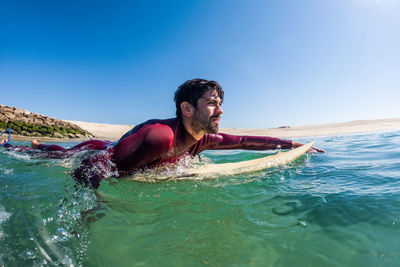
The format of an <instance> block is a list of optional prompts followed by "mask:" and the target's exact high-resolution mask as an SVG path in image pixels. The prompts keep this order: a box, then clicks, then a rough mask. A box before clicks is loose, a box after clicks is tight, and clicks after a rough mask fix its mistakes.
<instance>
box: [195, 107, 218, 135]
mask: <svg viewBox="0 0 400 267" xmlns="http://www.w3.org/2000/svg"><path fill="white" fill-rule="evenodd" d="M218 117H219V115H216V116H211V117H208V116H204V115H203V114H201V113H200V112H198V110H196V111H195V112H194V116H193V120H192V123H191V126H192V129H193V131H195V132H196V133H199V132H201V131H205V132H206V133H213V134H215V133H217V132H218V126H219V124H218V122H214V121H213V119H215V118H218Z"/></svg>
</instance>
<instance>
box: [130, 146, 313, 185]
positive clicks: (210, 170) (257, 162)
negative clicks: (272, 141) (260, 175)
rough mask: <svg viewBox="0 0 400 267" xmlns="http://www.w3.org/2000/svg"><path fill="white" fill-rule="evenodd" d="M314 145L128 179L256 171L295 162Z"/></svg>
mask: <svg viewBox="0 0 400 267" xmlns="http://www.w3.org/2000/svg"><path fill="white" fill-rule="evenodd" d="M313 145H314V142H310V143H308V144H305V145H302V146H301V147H298V148H295V149H292V150H287V151H279V152H278V153H277V154H275V155H268V156H265V157H262V158H258V159H252V160H245V161H240V162H234V163H221V164H213V163H210V164H204V165H193V166H191V167H189V168H185V169H184V170H182V169H180V170H178V171H177V170H172V171H171V170H170V169H167V170H164V171H159V172H158V171H150V172H141V173H137V174H135V175H132V176H129V177H127V179H129V180H134V181H140V182H160V181H165V180H171V179H176V180H189V179H190V180H202V179H209V178H217V177H221V176H231V175H236V174H241V173H249V172H256V171H261V170H265V169H268V168H272V167H278V166H282V165H285V164H288V163H290V162H293V161H295V160H296V159H298V158H299V157H301V156H303V155H304V154H305V153H306V152H307V151H308V150H309V149H310V148H311V147H312V146H313Z"/></svg>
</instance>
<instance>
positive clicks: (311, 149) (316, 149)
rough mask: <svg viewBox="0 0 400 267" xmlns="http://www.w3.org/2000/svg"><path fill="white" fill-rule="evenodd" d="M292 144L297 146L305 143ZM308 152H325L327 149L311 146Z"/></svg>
mask: <svg viewBox="0 0 400 267" xmlns="http://www.w3.org/2000/svg"><path fill="white" fill-rule="evenodd" d="M292 145H293V148H297V147H299V146H302V145H303V144H301V143H297V142H292ZM307 152H309V153H316V152H319V153H325V150H322V149H319V148H315V147H312V148H310V149H309V150H308V151H307Z"/></svg>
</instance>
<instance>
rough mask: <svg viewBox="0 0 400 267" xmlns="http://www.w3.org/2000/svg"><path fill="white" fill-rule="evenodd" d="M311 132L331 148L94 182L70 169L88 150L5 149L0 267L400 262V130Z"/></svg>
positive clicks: (229, 155) (0, 180)
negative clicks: (265, 163)
mask: <svg viewBox="0 0 400 267" xmlns="http://www.w3.org/2000/svg"><path fill="white" fill-rule="evenodd" d="M313 140H315V141H316V146H317V147H319V148H322V149H325V150H326V151H327V153H325V154H308V155H307V156H304V157H302V158H300V159H299V160H297V161H295V162H294V163H292V164H289V165H287V166H284V167H279V168H274V169H269V170H265V171H260V172H255V173H250V174H245V175H236V176H230V177H219V178H218V179H212V180H203V181H167V182H161V183H140V182H133V181H127V180H116V179H109V180H107V181H104V182H102V184H101V186H100V188H99V189H98V190H97V191H93V190H90V189H87V188H83V187H80V186H76V185H75V183H74V181H73V180H72V179H71V177H70V173H71V171H72V170H73V169H74V168H75V167H76V166H77V164H78V163H79V161H80V159H81V155H77V156H76V157H74V158H71V159H64V160H54V159H51V160H48V159H37V158H31V157H30V156H29V155H27V154H23V153H15V152H7V151H5V150H4V149H2V150H0V266H3V265H4V266H42V265H50V266H57V265H61V266H63V265H74V266H204V265H209V266H400V132H386V133H374V134H364V135H348V136H331V137H319V138H313ZM296 141H299V142H308V141H311V139H310V138H307V139H297V140H296ZM16 143H18V142H16ZM18 144H26V143H22V142H19V143H18ZM62 145H64V146H72V145H74V144H73V143H67V144H65V143H63V144H62ZM268 153H273V152H262V153H261V152H252V151H239V150H234V151H208V152H206V153H202V157H203V159H207V160H211V161H213V162H216V163H222V162H235V161H240V160H246V159H252V158H257V157H260V156H262V155H265V154H268Z"/></svg>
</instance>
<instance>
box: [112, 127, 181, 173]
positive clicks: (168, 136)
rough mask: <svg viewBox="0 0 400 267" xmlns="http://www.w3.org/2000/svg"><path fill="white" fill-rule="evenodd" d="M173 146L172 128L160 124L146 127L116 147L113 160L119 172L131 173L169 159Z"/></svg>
mask: <svg viewBox="0 0 400 267" xmlns="http://www.w3.org/2000/svg"><path fill="white" fill-rule="evenodd" d="M173 145H174V133H173V131H172V129H171V128H170V127H168V126H167V125H164V124H159V123H157V124H151V125H150V124H149V125H144V126H142V127H141V128H140V129H139V130H137V131H136V132H135V133H134V134H131V135H128V136H126V137H125V138H123V139H121V140H120V141H119V142H118V143H117V144H116V145H115V146H114V148H113V150H114V153H113V157H112V160H113V162H114V163H115V164H116V165H117V167H118V170H121V171H131V170H133V169H137V168H142V167H146V166H150V165H152V164H154V163H157V162H158V161H160V160H162V159H164V158H166V157H168V155H169V152H171V151H172V149H173Z"/></svg>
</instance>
